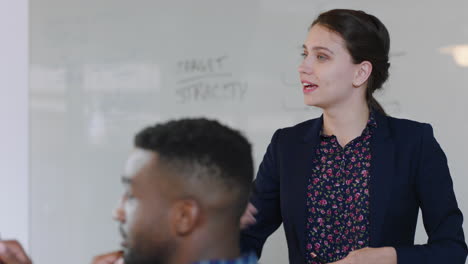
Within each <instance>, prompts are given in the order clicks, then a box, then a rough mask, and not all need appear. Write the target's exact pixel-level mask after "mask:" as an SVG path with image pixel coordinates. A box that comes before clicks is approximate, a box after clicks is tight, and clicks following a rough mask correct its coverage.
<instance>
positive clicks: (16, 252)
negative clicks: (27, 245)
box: [0, 240, 32, 264]
mask: <svg viewBox="0 0 468 264" xmlns="http://www.w3.org/2000/svg"><path fill="white" fill-rule="evenodd" d="M0 263H2V264H31V263H32V262H31V260H30V259H29V257H28V255H26V252H25V251H24V249H23V247H22V246H21V244H20V243H19V242H18V241H16V240H6V241H0Z"/></svg>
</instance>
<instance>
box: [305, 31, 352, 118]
mask: <svg viewBox="0 0 468 264" xmlns="http://www.w3.org/2000/svg"><path fill="white" fill-rule="evenodd" d="M303 48H304V53H303V57H304V60H303V61H302V63H301V65H300V66H299V74H300V78H301V83H302V88H303V93H304V103H305V104H307V105H310V106H317V107H320V108H323V109H329V108H333V107H336V106H339V105H341V104H346V103H347V102H349V100H353V98H356V95H355V93H356V89H355V87H353V81H354V78H355V76H356V74H357V71H358V69H359V64H354V63H353V62H352V58H351V55H350V54H349V52H348V50H347V49H346V43H345V41H344V40H343V38H342V37H341V36H340V35H338V34H337V33H335V32H333V31H330V30H329V29H327V28H325V27H323V26H321V25H318V24H316V25H314V26H313V27H312V28H311V29H310V31H309V33H308V35H307V39H306V41H305V43H304V45H303Z"/></svg>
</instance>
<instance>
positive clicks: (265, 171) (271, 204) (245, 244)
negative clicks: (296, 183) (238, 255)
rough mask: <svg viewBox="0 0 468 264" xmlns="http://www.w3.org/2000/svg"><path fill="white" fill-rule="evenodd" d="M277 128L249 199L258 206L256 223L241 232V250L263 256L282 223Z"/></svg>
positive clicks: (278, 132)
mask: <svg viewBox="0 0 468 264" xmlns="http://www.w3.org/2000/svg"><path fill="white" fill-rule="evenodd" d="M279 134H280V130H277V131H276V132H275V133H274V135H273V138H272V140H271V142H270V144H269V146H268V148H267V151H266V153H265V156H264V157H263V161H262V163H261V164H260V167H259V169H258V173H257V177H256V178H255V181H254V182H253V191H252V195H251V198H250V202H251V203H252V204H253V205H254V206H255V208H257V211H258V213H257V215H255V219H256V223H255V224H253V225H252V226H250V227H248V228H246V229H245V230H243V231H242V232H241V251H242V252H251V251H254V252H255V253H256V254H257V256H258V257H259V258H260V255H261V253H262V248H263V244H264V243H265V241H266V239H267V238H268V236H270V235H271V234H272V233H273V232H274V231H275V230H276V229H277V228H278V227H279V226H280V225H281V223H282V217H281V209H280V186H279V182H280V180H279V164H278V159H277V158H278V144H279V142H278V141H279Z"/></svg>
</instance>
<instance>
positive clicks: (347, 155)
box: [306, 113, 377, 264]
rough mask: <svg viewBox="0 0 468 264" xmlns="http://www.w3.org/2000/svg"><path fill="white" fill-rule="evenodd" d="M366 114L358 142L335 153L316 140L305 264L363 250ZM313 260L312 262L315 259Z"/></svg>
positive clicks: (334, 144)
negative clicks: (364, 126) (317, 143)
mask: <svg viewBox="0 0 468 264" xmlns="http://www.w3.org/2000/svg"><path fill="white" fill-rule="evenodd" d="M376 126H377V124H376V122H375V119H374V116H373V114H372V113H371V114H370V117H369V120H368V122H367V126H366V128H365V129H364V131H363V132H362V134H361V136H359V137H357V138H355V139H354V140H352V141H351V142H349V143H348V144H347V145H346V146H344V147H341V146H340V144H339V143H338V140H337V138H336V137H335V136H326V135H323V134H322V135H321V142H320V145H319V146H318V147H317V150H316V156H315V158H314V159H313V161H312V162H313V164H314V166H313V168H314V169H313V171H312V173H311V175H310V176H309V179H308V186H307V222H306V230H307V243H306V247H307V250H306V252H307V256H306V259H307V263H308V264H317V263H320V262H318V261H314V257H315V256H318V257H319V258H320V259H321V260H323V261H325V262H326V263H328V262H333V261H337V260H340V259H342V258H344V257H346V256H347V255H348V253H349V252H350V251H353V250H356V249H360V248H363V247H366V246H368V245H369V200H370V199H369V186H368V184H369V178H370V176H371V175H370V174H369V171H370V166H371V159H372V156H371V150H370V139H371V137H372V130H373V128H374V127H376ZM319 258H315V260H317V259H319Z"/></svg>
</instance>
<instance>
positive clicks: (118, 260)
mask: <svg viewBox="0 0 468 264" xmlns="http://www.w3.org/2000/svg"><path fill="white" fill-rule="evenodd" d="M92 264H124V260H123V252H122V251H115V252H111V253H107V254H104V255H100V256H97V257H95V258H94V259H93V262H92Z"/></svg>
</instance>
